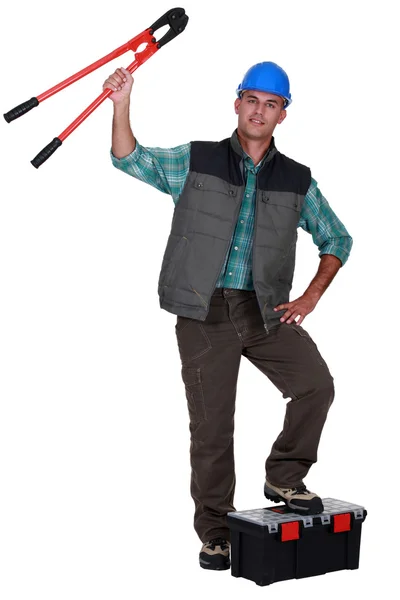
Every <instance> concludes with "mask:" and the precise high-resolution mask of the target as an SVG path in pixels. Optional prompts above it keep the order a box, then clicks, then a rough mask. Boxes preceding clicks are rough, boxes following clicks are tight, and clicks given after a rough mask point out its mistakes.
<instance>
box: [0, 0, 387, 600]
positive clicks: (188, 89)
mask: <svg viewBox="0 0 400 600" xmlns="http://www.w3.org/2000/svg"><path fill="white" fill-rule="evenodd" d="M394 5H395V3H394V2H389V1H386V2H385V1H381V2H379V3H375V2H369V1H367V2H365V1H364V2H361V1H360V2H355V1H350V0H347V1H346V2H338V1H337V0H336V1H335V2H333V1H329V2H311V1H306V0H302V1H301V2H298V1H287V2H284V3H281V2H256V1H254V2H240V3H239V2H238V3H237V5H235V4H234V3H229V4H226V7H225V8H224V7H223V3H222V2H216V1H213V2H210V1H203V2H195V1H193V0H185V3H184V4H183V6H184V8H185V10H186V12H187V14H188V15H189V17H190V21H189V24H188V26H187V29H186V31H185V32H184V33H183V34H182V35H181V36H179V37H178V38H177V39H176V40H174V41H173V42H171V43H170V44H168V45H167V46H165V48H163V49H162V50H161V51H160V52H159V53H157V54H156V55H155V56H154V57H152V58H151V59H150V60H149V61H148V62H146V63H145V64H144V65H143V66H141V67H140V68H139V69H138V70H137V72H136V73H135V84H134V90H133V94H132V102H131V105H132V117H131V121H132V127H133V130H134V132H135V134H136V135H137V137H138V140H139V141H140V142H141V143H142V144H144V145H148V146H152V145H158V146H165V147H171V146H174V145H178V144H181V143H184V142H187V141H190V140H195V139H210V140H219V139H222V138H225V137H228V136H230V134H231V132H232V131H233V129H234V128H235V127H236V118H237V117H236V116H235V114H234V111H233V102H234V99H235V89H236V86H237V84H238V83H239V82H240V81H241V79H242V77H243V75H244V73H245V71H246V70H247V69H248V68H249V67H250V66H251V65H252V64H254V63H256V62H259V61H263V60H272V61H275V62H277V63H278V64H280V65H281V66H282V67H283V68H284V69H285V70H286V71H287V73H288V74H289V77H290V81H291V90H292V96H293V104H292V105H291V106H290V108H289V110H288V116H287V119H286V120H285V122H284V123H283V124H282V125H281V126H278V128H277V129H276V131H275V139H276V144H277V146H278V148H279V149H280V150H281V151H282V152H283V153H284V154H286V155H288V156H290V157H292V158H294V159H295V160H297V161H299V162H303V163H305V164H307V165H310V167H311V169H312V173H313V176H314V177H315V178H316V179H317V180H318V182H319V185H320V187H321V190H322V192H323V193H324V195H325V196H326V197H327V199H328V201H329V202H330V204H331V206H332V207H333V209H334V210H335V212H336V213H337V215H338V216H339V218H341V220H342V221H343V222H344V224H345V225H346V227H347V229H348V231H349V232H350V234H351V235H352V237H353V239H354V246H353V251H352V254H351V257H350V259H349V261H348V263H347V264H346V266H345V268H343V269H342V270H341V271H340V272H339V274H338V275H337V277H336V279H335V280H334V282H333V284H332V285H331V287H330V288H329V289H328V291H327V292H326V293H325V295H324V296H323V298H322V299H321V301H320V303H319V304H318V306H317V308H316V310H315V311H314V312H313V313H312V314H311V315H309V317H308V318H307V319H306V321H305V322H304V327H305V328H306V329H307V330H308V331H309V332H310V334H311V335H312V337H313V338H314V340H315V341H316V343H317V345H318V347H319V349H320V351H321V353H322V354H323V356H324V357H325V359H326V360H327V362H328V364H329V367H330V369H331V372H332V374H333V376H334V378H335V384H336V400H335V403H334V405H333V406H332V409H331V411H330V414H329V419H328V421H327V424H326V427H325V429H324V432H323V437H322V440H321V444H320V449H319V461H318V463H317V464H316V465H315V466H314V467H313V468H312V469H311V471H310V474H309V476H308V478H307V481H306V482H307V484H308V487H309V488H310V489H312V490H314V491H316V492H317V493H319V494H320V495H321V496H322V497H334V498H339V499H342V500H347V501H349V502H354V503H357V504H361V505H364V506H365V507H366V508H367V510H368V516H367V520H366V521H365V524H364V525H363V534H362V545H361V560H360V568H359V569H358V570H356V571H342V572H339V573H336V574H328V575H325V576H321V577H314V578H310V579H302V580H297V581H296V580H292V581H288V582H285V583H276V584H274V586H273V587H272V588H269V589H264V590H263V589H262V588H259V587H258V586H256V585H255V584H254V583H252V582H250V581H248V580H245V579H235V578H233V577H231V576H230V573H229V571H228V572H224V573H216V572H207V571H204V570H202V569H200V568H199V566H198V552H199V550H200V545H201V544H200V542H199V540H198V538H197V536H196V534H195V532H194V530H193V527H192V519H193V503H192V500H191V497H190V494H189V478H190V469H189V429H188V416H187V408H186V397H185V393H184V387H183V383H182V380H181V374H180V359H179V354H178V349H177V345H176V339H175V333H174V325H175V322H176V317H175V316H174V315H172V314H170V313H167V312H166V311H163V310H161V309H160V308H159V303H158V296H157V281H158V275H159V270H160V267H161V260H162V256H163V252H164V249H165V244H166V241H167V238H168V234H169V231H170V225H171V219H172V214H173V202H172V199H171V198H170V197H168V196H166V195H164V194H161V193H160V192H158V191H156V190H155V189H152V188H150V187H149V186H146V185H145V184H143V183H140V182H138V181H136V180H134V179H133V178H131V177H128V176H127V175H125V174H123V173H121V172H119V171H117V170H116V169H114V168H113V167H112V165H111V161H110V158H109V148H110V143H111V118H112V102H111V101H110V100H106V102H104V104H102V105H101V106H100V107H99V108H98V109H97V110H96V111H95V112H94V113H93V114H92V115H91V116H90V117H89V118H88V119H87V120H86V121H85V122H84V123H83V124H82V125H80V127H79V128H78V129H77V130H76V131H75V132H74V133H73V134H72V135H71V136H70V137H69V138H68V139H67V140H66V141H65V143H64V144H63V146H62V147H61V148H59V149H58V150H57V152H56V153H55V154H54V155H53V156H52V157H51V158H50V159H49V160H48V161H47V162H46V163H44V165H42V166H41V167H40V168H39V169H34V167H33V166H32V165H31V164H30V160H31V159H33V157H34V156H35V155H36V154H37V153H38V152H39V150H41V149H42V148H43V147H44V146H45V145H46V144H47V143H49V142H50V141H51V140H52V139H53V138H54V137H55V136H57V135H59V134H60V133H61V132H62V131H63V130H64V129H65V128H66V127H67V126H68V125H69V124H70V123H71V122H72V121H73V120H74V119H75V117H76V116H78V114H79V113H80V112H81V111H82V110H83V109H84V108H86V106H88V105H89V104H90V103H91V102H92V100H94V98H96V97H97V96H98V94H100V93H101V88H102V84H103V81H104V80H105V78H106V77H107V76H108V75H109V74H110V73H111V72H112V71H114V69H115V68H116V67H117V66H127V65H128V64H129V63H130V62H132V60H133V54H132V53H129V54H126V55H125V56H124V57H121V58H120V59H117V60H116V61H113V62H112V63H110V64H108V65H106V66H104V67H102V68H101V69H99V70H98V71H95V72H94V73H92V74H91V75H89V76H87V77H86V78H84V79H83V80H81V81H80V82H77V83H75V84H74V85H72V86H71V87H69V88H67V89H66V90H64V91H62V92H60V93H59V94H57V95H55V96H53V97H52V98H49V99H48V100H46V101H45V102H43V103H42V104H40V105H39V107H38V108H35V109H34V110H32V111H31V112H29V113H28V114H27V115H25V116H23V117H22V118H20V119H18V120H16V121H14V122H12V123H10V124H7V123H6V122H5V120H4V119H2V121H1V125H0V128H1V130H0V136H1V163H0V164H1V172H2V175H1V213H0V287H1V294H0V328H1V329H0V352H1V357H0V358H1V360H0V370H1V373H0V375H1V381H0V384H1V390H0V393H1V403H0V456H1V459H0V486H1V489H0V569H1V574H0V597H1V598H2V600H3V599H4V600H26V599H28V598H29V599H30V598H40V599H41V600H48V599H52V600H54V599H57V600H64V599H68V600H70V599H71V598H74V599H75V600H87V599H92V598H93V599H94V598H95V599H96V600H103V599H107V600H108V599H111V598H113V599H116V598H118V599H119V600H125V599H128V598H132V597H138V595H139V594H140V598H143V599H146V598H153V597H160V596H165V595H170V594H171V595H172V594H174V595H176V596H178V597H181V596H186V595H187V596H190V597H191V598H194V599H196V600H197V599H200V598H204V597H210V595H213V596H214V595H215V596H216V597H225V596H223V594H226V595H227V597H230V598H242V597H243V594H246V596H247V597H249V598H250V597H251V598H253V597H261V595H262V597H264V596H265V595H266V594H268V593H269V592H270V591H271V589H272V591H273V592H276V593H279V594H280V593H283V594H285V593H288V594H290V595H296V596H297V597H300V596H301V597H307V598H320V597H322V595H323V597H324V598H337V597H338V595H339V594H340V595H344V596H346V597H347V596H350V594H352V595H353V594H359V595H361V594H367V593H368V594H369V592H372V593H374V592H377V591H378V590H381V588H382V587H383V588H384V589H385V588H386V589H388V587H389V586H390V585H391V584H393V586H394V577H395V569H396V567H397V565H396V564H395V562H394V556H395V553H396V552H397V549H398V542H397V538H398V531H397V527H398V524H397V520H396V516H395V514H396V513H395V510H396V508H397V506H398V497H399V496H398V491H399V486H398V472H399V469H398V458H399V456H398V445H397V438H398V426H397V417H396V416H395V415H396V414H397V413H398V401H399V391H398V389H399V388H398V384H397V383H398V361H397V360H396V358H398V339H399V328H398V314H397V313H398V309H397V297H396V293H395V289H394V288H395V286H396V287H397V285H396V284H397V279H398V269H399V267H398V254H397V248H398V246H397V244H396V245H395V241H396V240H395V236H396V235H397V234H398V219H399V210H398V201H399V192H398V189H399V187H398V177H397V174H396V167H397V148H398V144H397V140H398V135H399V118H398V108H397V104H398V82H397V77H398V65H397V64H396V63H395V58H394V56H395V54H398V48H396V47H395V45H396V42H395V40H396V38H397V36H398V28H397V25H396V21H395V18H394ZM173 7H174V5H173V4H170V3H168V2H162V1H153V2H147V3H146V2H138V3H133V2H132V1H129V2H128V1H127V0H119V2H115V3H107V4H106V3H104V4H102V3H98V2H94V1H90V2H89V1H82V0H81V1H80V2H76V1H75V0H70V1H69V2H68V3H65V5H63V6H62V5H58V4H57V5H56V4H55V3H54V2H48V1H45V0H37V1H36V2H26V1H25V0H24V1H21V2H19V3H18V5H14V6H13V5H11V3H6V5H5V7H3V8H2V35H1V44H2V49H1V61H2V65H1V88H2V93H1V102H2V111H1V112H2V113H5V112H7V111H8V110H10V109H11V108H13V107H14V106H16V105H18V104H20V103H21V102H23V101H25V100H28V99H29V98H31V97H32V96H37V95H39V94H41V93H43V92H44V91H46V90H47V89H49V88H50V87H52V86H53V85H55V84H56V83H58V82H60V81H62V80H63V79H65V78H67V77H69V76H70V75H72V74H74V73H75V72H77V71H79V70H81V69H82V68H83V67H85V66H87V65H89V64H90V63H92V62H94V61H95V60H97V59H99V58H100V57H102V56H104V55H106V54H107V53H109V52H110V51H112V50H113V49H114V48H116V47H118V46H120V45H122V44H123V43H125V42H126V41H128V40H129V39H131V38H133V37H134V36H136V35H137V34H138V33H140V32H141V31H143V30H144V29H145V28H146V27H149V26H150V25H151V23H152V22H153V21H155V20H156V19H157V18H158V17H160V16H161V15H162V14H163V13H164V12H166V11H167V10H169V9H170V8H173ZM395 140H396V145H395ZM395 161H396V163H395ZM318 262H319V259H318V252H317V248H316V247H315V246H314V245H313V244H312V240H311V237H310V236H308V235H307V234H306V233H305V232H302V231H299V243H298V260H297V269H296V275H295V280H294V285H293V290H292V295H291V298H292V299H294V298H295V297H297V296H298V295H300V294H301V293H302V292H303V291H304V289H305V288H306V287H307V285H308V283H309V282H310V281H311V279H312V277H313V276H314V275H315V273H316V270H317V267H318ZM284 410H285V400H283V399H282V397H281V395H280V393H279V392H278V390H276V389H275V388H274V386H273V385H272V384H271V383H270V382H269V380H268V379H266V378H265V377H264V376H263V375H262V374H261V373H260V372H259V371H258V370H257V369H255V368H254V367H253V366H252V365H251V364H250V363H248V362H247V361H245V359H243V361H242V365H241V370H240V375H239V385H238V393H237V412H236V415H237V417H236V437H235V444H236V472H237V488H236V508H237V509H238V510H245V509H250V508H260V507H262V506H265V505H266V503H265V499H264V497H263V494H262V488H263V479H264V461H265V458H266V456H267V455H268V453H269V450H270V447H271V445H272V443H273V441H274V439H275V437H276V436H277V435H278V433H279V431H280V429H281V425H282V420H283V415H284Z"/></svg>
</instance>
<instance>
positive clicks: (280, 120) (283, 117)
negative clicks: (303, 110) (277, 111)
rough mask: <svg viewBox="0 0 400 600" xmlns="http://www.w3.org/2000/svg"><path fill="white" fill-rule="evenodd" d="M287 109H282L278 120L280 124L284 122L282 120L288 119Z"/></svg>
mask: <svg viewBox="0 0 400 600" xmlns="http://www.w3.org/2000/svg"><path fill="white" fill-rule="evenodd" d="M286 115H287V113H286V110H282V111H281V116H280V117H279V121H278V125H280V124H281V123H282V121H284V120H285V119H286Z"/></svg>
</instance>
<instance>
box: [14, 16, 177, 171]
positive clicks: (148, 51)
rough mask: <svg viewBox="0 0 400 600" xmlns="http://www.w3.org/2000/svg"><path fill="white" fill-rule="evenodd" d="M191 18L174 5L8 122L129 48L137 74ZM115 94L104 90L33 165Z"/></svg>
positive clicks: (26, 104) (22, 106)
mask: <svg viewBox="0 0 400 600" xmlns="http://www.w3.org/2000/svg"><path fill="white" fill-rule="evenodd" d="M188 20H189V17H188V16H187V15H186V14H185V11H184V9H183V8H173V9H171V10H169V11H168V12H166V13H165V15H163V16H162V17H160V18H159V19H158V20H157V21H156V22H155V23H153V25H152V26H151V27H149V28H148V29H145V30H144V31H143V32H142V33H140V34H139V35H137V36H136V37H134V38H132V39H131V40H129V42H127V43H126V44H124V45H123V46H120V47H119V48H117V49H116V50H114V51H113V52H110V54H107V55H106V56H104V57H103V58H100V60H97V61H96V62H94V63H92V64H91V65H89V66H88V67H86V68H85V69H82V70H81V71H78V73H75V75H72V76H71V77H69V78H68V79H65V80H64V81H62V82H61V83H59V84H57V85H56V86H54V87H52V88H50V89H49V90H47V92H44V93H43V94H40V95H39V96H37V97H35V98H31V99H30V100H28V101H27V102H23V103H22V104H20V105H19V106H17V107H16V108H13V109H12V110H10V111H9V112H8V113H6V114H4V115H3V116H4V118H5V120H6V121H7V123H10V121H13V120H14V119H18V117H21V116H22V115H24V114H25V113H27V112H28V111H30V110H32V108H35V106H38V105H39V103H40V102H43V100H46V99H47V98H50V96H53V95H54V94H56V93H57V92H59V91H60V90H63V89H64V88H66V87H67V86H69V85H71V84H72V83H74V82H75V81H78V80H79V79H81V78H82V77H85V75H88V73H91V72H92V71H95V70H96V69H98V68H99V67H101V66H103V65H104V64H106V63H108V62H110V60H113V59H114V58H117V57H118V56H121V54H125V52H128V50H132V51H133V52H134V53H135V60H134V61H133V62H132V63H131V64H130V65H129V66H128V67H127V70H128V71H129V72H130V73H133V72H134V71H136V69H137V68H138V67H139V66H140V65H142V64H143V63H144V62H145V61H146V60H147V59H149V58H150V57H151V56H153V54H155V53H156V52H157V51H158V50H159V49H160V48H161V47H162V46H165V44H167V43H168V42H169V41H171V40H172V39H173V38H175V37H176V36H177V35H179V34H180V33H182V31H183V30H184V29H185V27H186V25H187V22H188ZM164 25H169V27H170V28H169V30H168V31H167V33H166V34H165V35H164V36H163V37H162V38H161V39H160V40H159V41H157V40H156V38H155V37H154V32H155V31H157V29H160V27H163V26H164ZM143 43H146V47H145V48H144V50H142V51H141V52H137V49H138V48H139V46H140V45H141V44H143ZM112 93H113V92H112V90H111V89H107V90H104V92H102V93H101V94H100V96H98V97H97V98H96V100H95V101H94V102H92V104H90V105H89V106H88V107H87V108H86V110H84V111H83V113H81V114H80V115H79V117H77V118H76V119H75V121H73V122H72V123H71V125H69V126H68V127H67V128H66V129H65V130H64V131H63V132H62V133H61V134H60V135H59V136H58V137H56V138H54V139H53V141H52V142H50V144H48V145H47V146H46V147H45V148H43V150H42V151H41V152H39V154H38V155H37V156H35V158H34V159H33V160H32V161H31V163H32V164H33V166H34V167H36V168H38V167H40V165H41V164H43V163H44V162H45V161H46V160H47V159H48V158H49V157H50V156H51V155H52V154H53V153H54V152H55V151H56V150H57V148H59V147H60V146H61V144H62V143H63V141H64V140H65V139H66V138H67V137H68V136H69V135H70V134H71V133H72V132H73V131H74V130H75V129H76V128H77V127H78V125H80V124H81V123H82V122H83V121H84V120H85V119H86V118H87V117H88V116H89V115H90V114H91V113H92V112H93V111H94V110H95V109H96V108H97V107H98V106H99V105H100V104H101V103H102V102H103V101H104V100H105V99H106V98H108V96H110V95H111V94H112Z"/></svg>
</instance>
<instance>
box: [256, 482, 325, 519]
mask: <svg viewBox="0 0 400 600" xmlns="http://www.w3.org/2000/svg"><path fill="white" fill-rule="evenodd" d="M264 496H265V497H266V498H267V500H271V501H272V502H275V503H279V502H284V503H285V504H286V506H287V507H288V508H290V510H291V511H292V512H294V513H296V514H297V515H319V514H320V513H322V512H323V511H324V506H323V504H322V501H321V500H317V502H314V501H313V500H310V506H309V508H304V509H303V508H299V507H297V506H293V505H291V504H290V502H289V501H288V500H286V498H285V497H284V496H280V495H279V494H277V493H276V492H275V491H274V490H272V489H271V488H269V487H267V484H266V483H264ZM313 502H314V504H313Z"/></svg>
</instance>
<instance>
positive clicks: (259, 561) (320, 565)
mask: <svg viewBox="0 0 400 600" xmlns="http://www.w3.org/2000/svg"><path fill="white" fill-rule="evenodd" d="M322 502H323V504H324V511H323V512H322V513H321V514H319V515H309V516H307V517H306V516H302V515H297V514H295V513H293V512H290V509H288V508H287V507H286V505H284V504H283V505H279V506H276V505H274V506H271V507H267V508H259V509H255V510H244V511H236V512H230V513H228V515H227V521H228V526H229V528H230V533H231V574H232V575H233V576H234V577H244V578H245V579H250V580H251V581H254V582H255V583H256V584H257V585H269V584H271V583H275V582H277V581H284V580H286V579H294V578H295V579H300V578H302V577H311V576H314V575H323V574H325V573H329V572H332V571H339V570H342V569H358V564H359V556H360V541H361V525H362V523H363V522H364V520H365V517H366V515H367V511H366V510H365V508H364V507H362V506H358V505H356V504H351V503H349V502H343V501H341V500H335V499H334V498H324V499H323V500H322Z"/></svg>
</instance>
